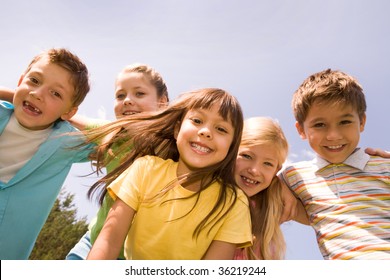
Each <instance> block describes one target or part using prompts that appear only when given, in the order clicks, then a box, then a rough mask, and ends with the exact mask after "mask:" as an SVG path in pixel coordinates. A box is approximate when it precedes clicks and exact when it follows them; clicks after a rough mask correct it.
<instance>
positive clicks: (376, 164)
mask: <svg viewBox="0 0 390 280" xmlns="http://www.w3.org/2000/svg"><path fill="white" fill-rule="evenodd" d="M367 169H368V170H375V171H383V172H390V158H383V157H379V156H370V159H369V160H368V162H367V164H366V167H365V170H367Z"/></svg>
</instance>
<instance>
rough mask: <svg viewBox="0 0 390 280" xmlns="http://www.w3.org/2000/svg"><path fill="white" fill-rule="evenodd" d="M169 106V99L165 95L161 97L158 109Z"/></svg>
mask: <svg viewBox="0 0 390 280" xmlns="http://www.w3.org/2000/svg"><path fill="white" fill-rule="evenodd" d="M167 104H168V98H167V97H166V96H165V95H164V96H161V97H160V99H159V101H158V107H159V108H162V107H166V106H167Z"/></svg>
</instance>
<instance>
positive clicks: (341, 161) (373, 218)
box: [283, 69, 390, 260]
mask: <svg viewBox="0 0 390 280" xmlns="http://www.w3.org/2000/svg"><path fill="white" fill-rule="evenodd" d="M292 107H293V110H294V115H295V118H296V121H297V122H296V127H297V130H298V133H299V135H300V136H301V138H302V139H307V140H308V141H309V144H310V146H311V148H312V149H313V150H314V151H315V152H316V154H317V156H316V159H314V160H313V161H310V162H299V163H296V164H293V165H291V166H289V167H287V168H286V169H285V170H284V171H283V179H284V180H285V181H286V183H287V185H288V186H289V187H290V188H291V189H292V190H293V191H294V193H295V194H296V195H297V196H298V197H299V199H300V200H301V201H302V203H303V205H304V206H305V209H306V212H307V214H308V216H309V219H310V223H311V225H312V226H313V227H314V229H315V231H316V234H317V240H318V245H319V248H320V251H321V253H322V255H323V257H324V258H325V259H377V260H379V259H390V220H389V209H390V160H389V159H384V158H380V157H375V156H369V155H367V154H365V153H364V151H363V150H362V149H359V148H357V147H358V143H359V138H360V133H361V132H363V130H364V126H365V123H366V101H365V97H364V93H363V90H362V88H361V86H360V85H359V84H358V82H357V81H356V80H355V79H354V78H353V77H351V76H349V75H347V74H345V73H343V72H340V71H332V70H330V69H328V70H325V71H322V72H319V73H315V74H313V75H311V76H309V77H308V78H307V79H306V80H305V81H304V82H303V83H302V85H301V86H300V87H299V88H298V90H297V91H296V92H295V93H294V96H293V100H292Z"/></svg>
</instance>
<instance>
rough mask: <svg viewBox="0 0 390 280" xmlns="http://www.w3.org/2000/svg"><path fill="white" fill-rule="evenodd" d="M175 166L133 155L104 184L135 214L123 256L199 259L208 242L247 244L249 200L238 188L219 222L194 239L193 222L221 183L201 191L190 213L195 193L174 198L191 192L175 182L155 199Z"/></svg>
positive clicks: (213, 198) (211, 201)
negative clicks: (109, 181) (113, 178)
mask: <svg viewBox="0 0 390 280" xmlns="http://www.w3.org/2000/svg"><path fill="white" fill-rule="evenodd" d="M176 169H177V162H174V161H172V160H163V159H161V158H158V157H154V156H145V157H142V158H139V159H137V160H136V161H135V162H134V163H133V164H132V165H131V166H130V167H129V168H128V169H127V170H126V171H125V172H123V173H122V174H121V175H120V176H119V177H118V178H117V179H116V180H115V181H114V182H113V183H112V184H111V185H110V186H109V187H108V189H109V192H110V194H111V195H112V196H113V197H114V198H116V197H119V198H120V199H121V200H123V201H124V202H125V203H126V204H128V205H129V206H130V207H131V208H133V209H134V210H135V211H136V212H137V213H136V215H135V217H134V220H133V223H132V226H131V228H130V231H129V233H128V235H127V238H126V241H125V256H126V258H127V259H145V260H158V259H173V260H180V259H183V260H192V259H201V258H202V256H203V255H204V254H205V253H206V251H207V249H208V247H209V246H210V244H211V242H212V241H213V240H219V241H224V242H229V243H234V244H237V246H238V247H246V246H249V245H251V242H252V234H251V221H250V213H249V207H248V200H247V198H246V196H245V195H244V193H243V192H242V191H241V190H239V189H238V190H237V193H238V199H237V201H236V203H235V204H234V206H233V208H232V209H231V210H230V212H229V213H228V214H227V215H226V216H225V217H223V218H222V219H221V220H220V221H219V222H218V223H216V222H215V221H213V225H214V224H215V223H216V224H215V225H214V227H212V226H211V225H208V226H207V228H206V229H204V230H202V232H201V233H200V235H199V236H198V238H193V232H194V230H195V228H196V226H197V225H198V224H199V222H200V221H201V220H202V219H203V218H204V217H205V216H206V215H207V214H208V213H209V212H210V211H211V209H212V207H213V206H214V202H215V201H216V199H217V197H218V190H219V187H220V186H219V184H218V183H214V184H212V185H211V186H210V187H208V188H207V189H206V190H204V191H203V192H202V193H201V195H200V199H199V201H198V202H197V204H196V206H195V208H194V209H193V210H192V211H191V212H190V210H191V209H192V207H193V206H194V203H195V200H196V197H193V198H190V199H178V198H183V197H188V196H190V195H191V194H193V192H192V191H189V190H187V189H185V188H183V187H182V186H180V185H177V186H175V187H173V188H171V189H169V190H168V191H166V192H164V193H163V194H162V195H160V196H158V197H157V198H156V195H157V194H158V193H159V192H160V191H161V190H162V189H164V188H165V187H166V186H167V185H168V184H169V183H170V182H172V181H174V180H176V178H177V176H176ZM224 210H225V209H224ZM187 213H188V215H186V216H185V217H183V216H184V215H185V214H187ZM215 215H216V214H215ZM215 215H214V216H215ZM181 217H182V218H181ZM210 228H211V231H210V232H209V229H210ZM208 232H209V234H207V233H208Z"/></svg>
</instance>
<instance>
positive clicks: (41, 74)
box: [26, 70, 67, 91]
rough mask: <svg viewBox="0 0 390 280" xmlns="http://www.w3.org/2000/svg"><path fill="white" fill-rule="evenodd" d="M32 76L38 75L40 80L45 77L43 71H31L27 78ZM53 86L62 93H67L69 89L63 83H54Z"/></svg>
mask: <svg viewBox="0 0 390 280" xmlns="http://www.w3.org/2000/svg"><path fill="white" fill-rule="evenodd" d="M30 74H33V75H37V76H39V78H42V77H44V75H43V73H42V71H37V70H30V71H29V72H28V73H27V75H26V77H28V76H30ZM53 85H54V87H56V88H59V89H60V90H61V91H67V89H66V88H65V87H64V86H63V85H62V84H61V83H58V82H54V83H53Z"/></svg>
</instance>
